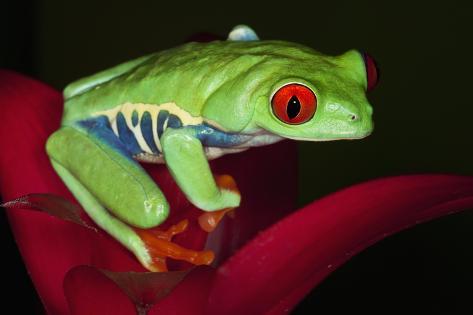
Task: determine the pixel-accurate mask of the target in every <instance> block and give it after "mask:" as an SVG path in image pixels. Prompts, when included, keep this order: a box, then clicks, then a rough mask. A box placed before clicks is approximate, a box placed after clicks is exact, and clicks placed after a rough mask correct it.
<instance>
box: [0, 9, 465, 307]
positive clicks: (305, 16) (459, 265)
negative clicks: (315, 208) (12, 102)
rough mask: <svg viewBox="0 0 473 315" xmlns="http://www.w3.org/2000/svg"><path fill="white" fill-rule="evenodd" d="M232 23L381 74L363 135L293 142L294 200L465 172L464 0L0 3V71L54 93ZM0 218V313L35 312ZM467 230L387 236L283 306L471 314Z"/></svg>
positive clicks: (459, 223)
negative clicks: (369, 59) (362, 55)
mask: <svg viewBox="0 0 473 315" xmlns="http://www.w3.org/2000/svg"><path fill="white" fill-rule="evenodd" d="M241 23H244V24H248V25H251V26H252V27H253V28H254V29H255V30H256V32H257V33H258V34H259V36H260V38H262V39H285V40H289V41H294V42H299V43H303V44H306V45H308V46H311V47H313V48H315V49H317V50H320V51H322V52H324V53H327V54H339V53H342V52H344V51H346V50H348V49H351V48H359V49H363V50H366V51H368V52H369V53H370V54H371V55H373V56H374V57H375V59H376V60H377V62H378V64H379V66H380V68H381V71H382V79H381V83H380V85H379V87H378V88H377V89H376V90H375V91H373V93H372V94H371V95H370V99H371V101H372V104H373V105H374V111H375V116H374V119H375V125H376V129H375V132H374V134H373V135H372V136H370V137H369V138H367V139H365V140H362V141H353V142H332V143H301V144H300V145H299V160H300V171H299V187H300V196H299V203H300V205H303V204H306V203H308V202H310V201H312V200H313V199H316V198H319V197H321V196H323V195H326V194H328V193H330V192H333V191H335V190H337V189H340V188H342V187H346V186H349V185H352V184H354V183H357V182H360V181H364V180H368V179H372V178H378V177H383V176H389V175H399V174H413V173H429V172H435V173H455V174H464V175H473V151H472V142H473V141H472V134H473V126H472V120H473V101H472V91H473V89H472V84H473V79H472V72H473V71H472V70H473V53H472V50H471V41H472V31H473V13H472V9H471V6H470V5H468V2H467V1H463V2H460V1H439V2H437V1H435V2H434V1H431V2H430V1H424V2H414V1H396V2H387V1H385V2H381V1H286V2H280V3H276V1H271V2H256V1H235V2H228V3H226V2H223V1H220V2H197V1H196V2H193V3H185V2H179V1H174V2H163V1H148V2H146V1H110V2H105V1H91V0H83V1H76V2H74V3H73V2H66V1H64V2H63V1H43V2H41V1H36V2H33V1H29V2H24V1H23V2H22V1H2V3H1V4H0V35H1V39H0V66H1V67H5V68H10V69H15V70H18V71H20V72H22V73H25V74H28V75H31V76H33V77H36V78H38V79H40V80H42V81H44V82H46V83H48V84H50V85H52V86H54V87H55V88H57V89H62V88H63V87H64V86H65V85H66V84H67V83H68V82H70V81H72V80H74V79H77V78H79V77H81V76H84V75H88V74H91V73H94V72H96V71H98V70H100V69H103V68H106V67H108V66H112V65H114V64H116V63H118V62H121V61H125V60H128V59H131V58H133V57H137V56H140V55H143V54H145V53H148V52H152V51H157V50H162V49H166V48H170V47H172V46H175V45H178V44H181V43H182V42H184V41H185V40H186V38H188V37H189V35H191V34H193V33H196V32H199V31H208V32H212V33H217V34H222V35H225V34H226V33H227V32H228V31H229V30H230V29H231V28H232V27H233V26H234V25H237V24H241ZM6 149H8V148H6ZM275 171H276V170H275ZM413 193H415V192H413ZM1 223H2V225H1V235H0V237H1V239H2V246H3V249H4V255H2V263H3V266H4V267H3V268H4V273H5V274H4V276H5V278H4V281H3V283H4V284H3V287H4V288H5V287H6V288H8V290H7V291H6V292H4V293H2V294H1V295H0V299H1V301H2V305H3V306H2V308H6V307H8V306H9V307H13V308H14V309H15V310H16V313H25V314H34V313H38V310H39V309H40V307H39V305H40V302H39V301H38V298H37V297H36V295H35V292H34V289H33V288H32V285H31V283H30V281H29V278H28V277H27V274H26V271H25V269H24V267H23V265H22V262H21V258H20V257H19V254H18V252H17V250H16V247H15V244H14V241H13V240H12V238H11V236H10V232H9V228H8V225H7V223H6V220H5V218H4V216H3V217H2V221H1ZM472 227H473V213H472V212H471V211H469V212H465V213H463V214H459V215H454V216H451V217H447V218H444V219H441V220H437V221H434V222H431V223H427V224H424V225H421V226H419V227H416V228H413V229H411V230H408V231H405V232H403V233H400V234H398V235H395V236H393V237H390V238H388V239H386V240H384V241H382V242H380V243H378V244H377V245H375V246H373V247H371V248H369V249H368V250H366V251H364V252H363V253H361V254H360V255H358V256H357V257H355V258H354V259H352V260H351V261H349V262H348V263H347V264H346V265H344V266H343V267H342V268H340V269H339V270H338V271H336V272H335V273H334V274H332V275H331V276H330V277H329V278H328V279H327V280H326V281H325V282H324V283H323V284H322V285H320V286H319V287H318V288H317V289H315V290H314V291H313V292H312V293H311V294H310V295H309V296H308V297H307V298H306V300H304V301H303V302H302V303H301V304H300V305H299V307H297V308H296V309H295V310H294V312H293V313H294V314H307V313H314V314H332V313H336V312H342V311H343V312H348V311H350V312H354V313H355V312H356V313H358V312H362V313H365V314H366V313H370V314H371V313H373V314H387V313H400V312H402V313H404V312H416V313H441V314H471V313H473V306H472V304H471V302H470V300H471V295H472V292H473V290H472V283H473V271H472V268H471V266H473V255H472V249H471V243H472V242H471V241H472V240H473V228H472ZM17 297H21V298H22V301H23V302H21V303H18V302H15V298H17ZM309 309H311V311H309Z"/></svg>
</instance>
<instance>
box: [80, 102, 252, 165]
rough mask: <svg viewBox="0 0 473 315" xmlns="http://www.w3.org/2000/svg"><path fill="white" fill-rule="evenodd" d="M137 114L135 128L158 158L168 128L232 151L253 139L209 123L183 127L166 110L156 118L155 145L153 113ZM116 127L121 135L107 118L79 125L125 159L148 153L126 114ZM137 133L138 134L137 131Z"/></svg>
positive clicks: (134, 120)
mask: <svg viewBox="0 0 473 315" xmlns="http://www.w3.org/2000/svg"><path fill="white" fill-rule="evenodd" d="M135 113H136V112H133V113H132V117H131V123H132V125H133V128H135V127H136V126H138V124H139V130H140V131H141V135H142V136H143V139H144V140H145V142H146V144H147V145H148V147H149V148H150V149H151V151H152V153H153V155H155V156H160V155H161V152H160V151H159V150H158V148H157V146H156V142H159V141H160V138H161V136H162V134H163V132H164V131H165V129H167V128H174V129H177V128H190V129H192V130H193V133H194V134H195V135H196V137H197V139H199V140H200V141H201V143H202V145H203V146H204V147H220V148H231V147H234V146H238V145H240V144H242V143H244V142H246V141H248V140H249V138H250V137H251V136H249V135H241V134H237V133H229V132H224V131H222V130H219V129H217V128H216V127H213V126H211V125H209V124H207V123H203V124H199V125H187V126H183V123H182V121H181V119H180V118H179V117H178V116H176V115H174V114H171V113H169V111H167V110H163V111H160V112H159V113H158V117H157V118H154V119H157V121H156V129H157V130H156V134H157V135H158V139H156V142H155V139H154V133H153V129H152V128H153V117H151V114H150V113H149V112H147V111H145V112H144V113H143V115H142V116H141V119H139V117H136V118H135V117H134V116H135ZM136 115H137V113H136ZM116 124H117V131H118V135H117V134H115V133H114V132H113V129H112V128H111V125H110V121H109V119H108V117H107V116H105V115H103V116H97V117H93V118H90V119H87V120H83V121H81V122H79V126H80V127H82V128H84V129H86V130H87V131H88V132H89V133H91V134H93V135H94V136H96V137H98V138H100V139H102V140H104V141H105V142H106V143H108V144H110V145H112V146H113V147H115V148H117V150H119V151H120V152H122V153H123V154H124V155H126V156H129V157H132V156H136V155H139V154H142V153H145V151H144V149H143V148H142V147H140V145H139V142H138V141H137V139H136V137H135V133H134V132H133V130H131V129H130V127H128V125H127V124H126V119H125V116H124V115H123V113H121V112H118V114H117V116H116ZM134 130H135V132H136V129H134Z"/></svg>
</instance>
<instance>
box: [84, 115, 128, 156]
mask: <svg viewBox="0 0 473 315" xmlns="http://www.w3.org/2000/svg"><path fill="white" fill-rule="evenodd" d="M78 126H79V127H80V128H81V129H85V130H86V131H87V133H89V134H91V135H92V136H94V137H96V138H98V139H100V140H102V141H104V142H105V143H107V144H108V145H110V146H111V147H112V148H114V149H115V150H117V151H118V152H120V153H121V154H122V155H123V156H125V157H127V158H129V159H133V153H132V152H130V150H129V149H128V147H127V146H125V145H124V144H123V143H122V142H121V141H120V140H119V138H118V137H117V136H116V135H115V133H114V132H113V131H112V128H111V126H110V122H109V121H108V118H107V117H105V116H100V117H96V118H93V119H87V120H83V121H80V122H79V123H78Z"/></svg>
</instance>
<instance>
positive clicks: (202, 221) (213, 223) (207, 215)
mask: <svg viewBox="0 0 473 315" xmlns="http://www.w3.org/2000/svg"><path fill="white" fill-rule="evenodd" d="M215 182H216V183H217V186H218V187H219V188H220V189H226V190H231V191H233V192H235V193H237V194H240V191H239V190H238V187H237V185H236V182H235V180H234V179H233V177H232V176H230V175H219V176H216V178H215ZM234 209H235V208H225V209H222V210H218V211H212V212H204V213H203V214H201V215H200V216H199V225H200V227H201V228H202V230H204V231H206V232H208V233H210V232H212V231H213V230H215V229H216V228H217V226H218V224H219V223H220V221H221V220H222V219H223V218H224V217H225V215H226V214H227V213H228V214H229V216H231V215H232V214H233V213H234V212H233V210H234Z"/></svg>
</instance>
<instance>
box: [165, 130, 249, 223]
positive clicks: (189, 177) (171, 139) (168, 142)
mask: <svg viewBox="0 0 473 315" xmlns="http://www.w3.org/2000/svg"><path fill="white" fill-rule="evenodd" d="M161 145H162V149H163V154H164V159H165V161H166V164H167V166H168V168H169V170H170V172H171V174H172V176H173V177H174V179H175V181H176V182H177V184H178V185H179V187H180V188H181V189H182V191H183V192H184V194H185V195H186V197H187V199H188V200H189V201H190V202H192V203H193V204H194V205H195V206H197V207H198V208H200V209H202V210H204V211H209V212H213V213H209V214H204V215H203V216H201V218H200V219H199V223H200V225H201V226H202V228H203V229H204V230H206V231H207V232H210V231H211V230H213V229H214V228H215V226H216V225H217V224H218V221H220V219H221V218H222V217H223V215H224V214H225V213H226V212H228V211H230V210H232V209H233V208H235V207H238V206H239V205H240V199H241V197H240V193H239V191H238V189H237V187H236V184H235V182H234V180H233V178H231V177H230V176H228V175H225V176H219V177H217V182H216V181H215V179H214V177H213V175H212V172H211V170H210V167H209V164H208V161H207V158H206V156H205V151H204V149H203V146H202V143H201V142H200V140H199V139H198V138H197V137H196V131H195V129H192V128H185V127H184V128H179V129H172V128H168V129H167V130H166V131H165V132H164V134H163V136H162V138H161Z"/></svg>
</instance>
